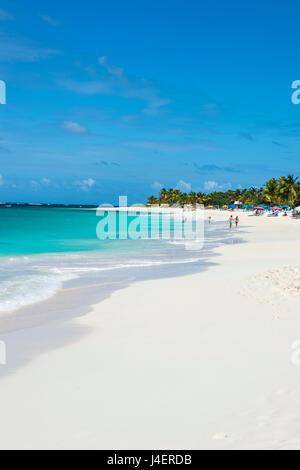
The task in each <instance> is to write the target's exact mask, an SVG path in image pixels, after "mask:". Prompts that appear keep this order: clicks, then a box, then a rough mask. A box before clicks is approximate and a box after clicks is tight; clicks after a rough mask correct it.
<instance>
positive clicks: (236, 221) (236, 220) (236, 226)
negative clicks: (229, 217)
mask: <svg viewBox="0 0 300 470" xmlns="http://www.w3.org/2000/svg"><path fill="white" fill-rule="evenodd" d="M234 221H235V228H236V229H237V228H238V225H239V221H240V219H239V216H238V215H237V216H236V218H235V219H234Z"/></svg>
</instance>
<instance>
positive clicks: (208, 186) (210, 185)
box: [204, 181, 231, 192]
mask: <svg viewBox="0 0 300 470" xmlns="http://www.w3.org/2000/svg"><path fill="white" fill-rule="evenodd" d="M230 188H231V183H224V184H218V183H217V181H205V182H204V190H205V191H211V192H212V191H226V190H227V189H230Z"/></svg>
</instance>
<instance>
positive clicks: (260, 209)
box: [254, 206, 265, 211]
mask: <svg viewBox="0 0 300 470" xmlns="http://www.w3.org/2000/svg"><path fill="white" fill-rule="evenodd" d="M254 210H255V211H264V210H265V209H264V208H263V207H260V206H258V207H254Z"/></svg>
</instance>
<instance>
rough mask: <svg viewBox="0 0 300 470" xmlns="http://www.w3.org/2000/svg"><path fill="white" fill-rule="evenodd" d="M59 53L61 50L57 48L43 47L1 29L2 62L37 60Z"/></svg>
mask: <svg viewBox="0 0 300 470" xmlns="http://www.w3.org/2000/svg"><path fill="white" fill-rule="evenodd" d="M57 54H60V52H59V51H57V50H55V49H48V48H44V47H41V46H39V45H38V44H36V43H33V42H32V41H28V40H27V39H25V38H15V37H14V38H13V37H11V35H8V34H5V33H4V32H3V31H0V61H1V62H35V61H37V60H41V59H45V58H47V57H49V56H51V55H57Z"/></svg>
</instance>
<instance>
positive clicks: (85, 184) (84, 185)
mask: <svg viewBox="0 0 300 470" xmlns="http://www.w3.org/2000/svg"><path fill="white" fill-rule="evenodd" d="M95 183H96V180H94V179H93V178H88V179H86V180H82V181H75V183H74V185H75V186H79V187H80V188H81V189H82V191H85V192H88V191H89V190H90V189H91V187H92V186H94V184H95Z"/></svg>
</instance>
